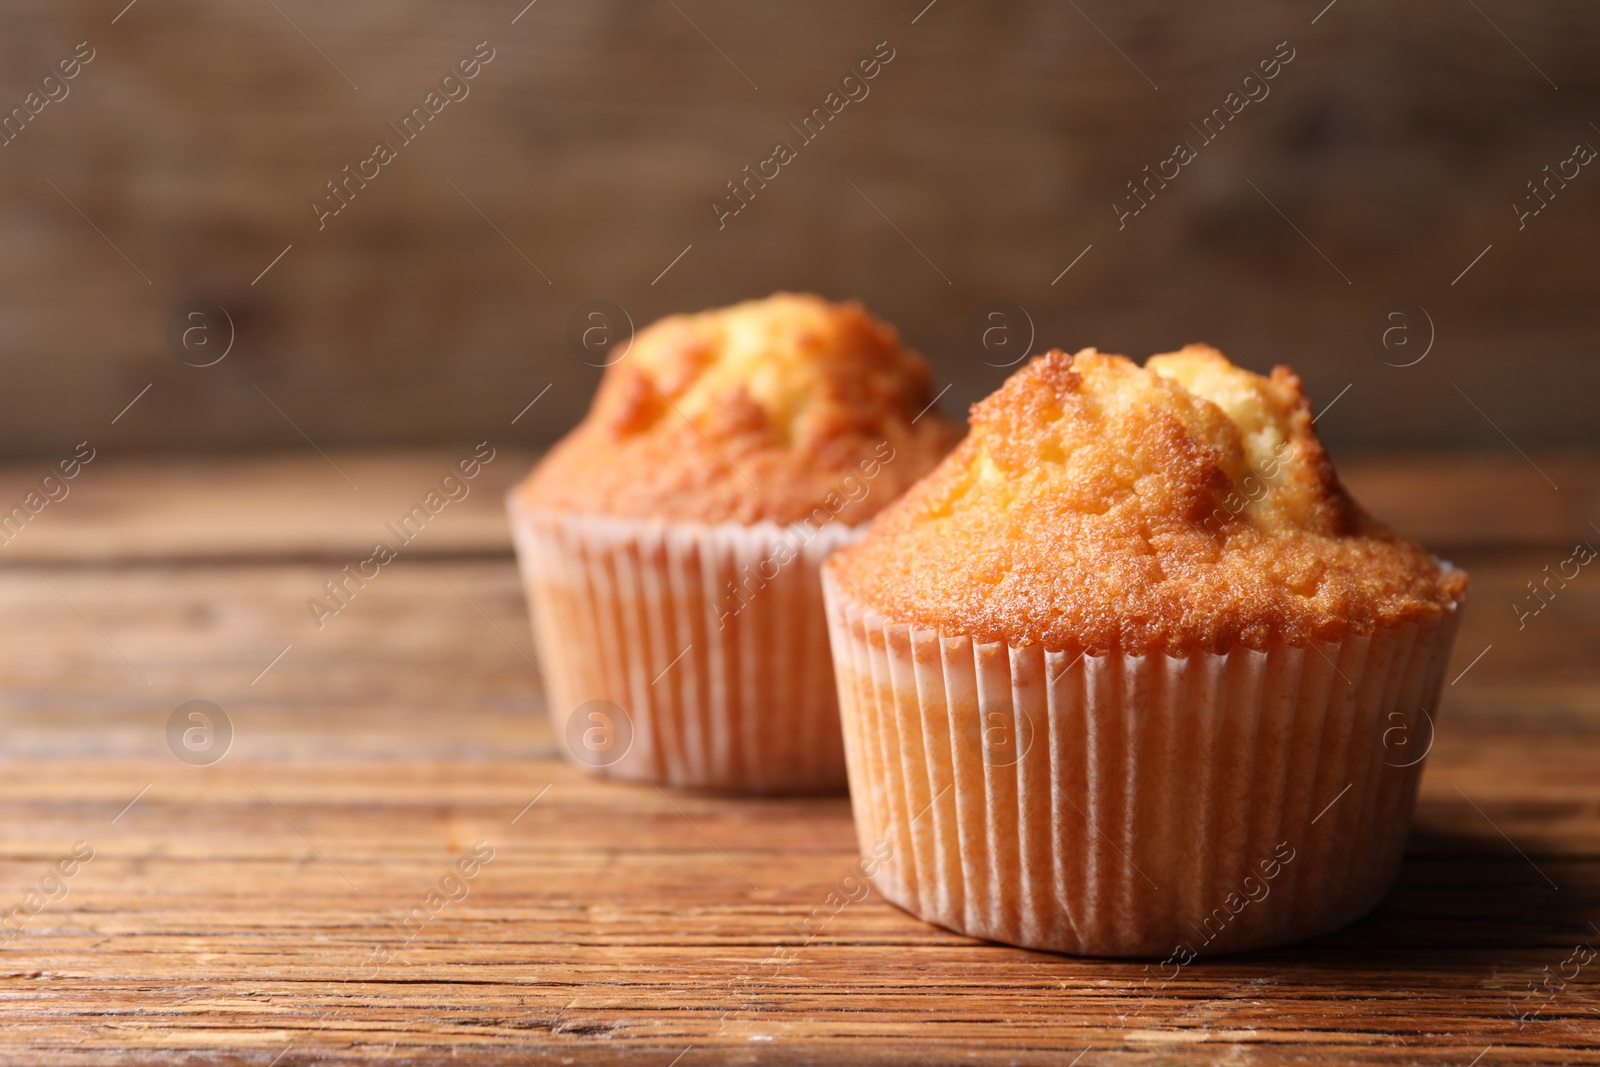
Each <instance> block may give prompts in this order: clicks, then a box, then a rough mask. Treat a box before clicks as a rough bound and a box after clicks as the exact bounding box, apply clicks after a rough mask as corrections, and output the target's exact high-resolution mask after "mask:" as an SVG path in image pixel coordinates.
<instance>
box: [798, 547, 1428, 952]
mask: <svg viewBox="0 0 1600 1067" xmlns="http://www.w3.org/2000/svg"><path fill="white" fill-rule="evenodd" d="M824 586H825V593H826V599H827V602H828V623H829V631H830V637H831V639H832V647H833V655H834V664H835V671H836V676H837V679H838V685H839V702H840V712H841V717H842V720H843V725H844V737H845V755H846V758H847V762H848V764H849V775H850V795H851V802H852V805H853V807H854V810H855V820H856V829H857V833H858V836H859V838H860V844H861V848H862V854H863V855H866V854H868V850H870V849H874V848H875V849H876V851H875V852H874V853H873V854H882V853H883V852H888V853H889V855H890V856H891V857H892V859H890V860H889V861H887V862H885V863H883V864H882V865H880V866H879V868H878V870H877V871H876V873H875V874H874V876H873V882H874V883H875V884H876V885H877V886H878V888H879V889H880V890H881V891H882V892H883V894H884V896H885V897H887V898H888V899H889V900H890V901H892V902H894V903H895V904H898V905H899V906H900V907H902V908H904V909H905V910H906V911H909V912H911V913H912V914H913V915H916V916H918V917H919V918H922V919H924V920H927V921H929V922H933V923H937V924H938V925H940V926H944V927H948V928H949V929H951V930H955V931H957V932H959V933H964V934H969V935H972V936H975V937H983V938H989V939H992V940H996V941H1004V942H1008V943H1010V944H1014V945H1021V946H1024V947H1028V948H1038V949H1049V950H1054V951H1060V952H1070V953H1076V954H1080V955H1104V956H1165V957H1167V959H1168V961H1170V962H1172V963H1175V964H1178V965H1181V964H1182V963H1186V962H1188V960H1190V959H1193V958H1194V957H1195V956H1197V955H1203V954H1209V953H1217V952H1230V951H1240V950H1244V949H1249V948H1259V947H1264V946H1269V945H1278V944H1286V943H1289V942H1292V941H1296V940H1300V939H1302V938H1306V937H1310V936H1313V935H1316V934H1320V933H1325V932H1327V931H1331V930H1334V929H1336V928H1338V927H1340V926H1343V925H1345V924H1346V923H1349V922H1351V921H1353V920H1355V919H1357V918H1359V917H1360V916H1362V915H1364V914H1366V913H1367V912H1368V911H1370V910H1371V909H1372V908H1374V907H1375V906H1377V904H1378V903H1379V902H1380V901H1381V900H1382V899H1383V897H1384V896H1385V895H1386V894H1387V893H1388V891H1389V888H1390V887H1391V885H1392V884H1393V881H1394V878H1395V876H1396V874H1397V873H1398V870H1399V866H1400V860H1401V856H1402V853H1403V852H1404V849H1405V841H1406V835H1407V832H1408V830H1409V827H1410V821H1411V812H1412V808H1413V806H1414V804H1415V800H1416V790H1417V781H1418V779H1419V777H1420V776H1421V771H1422V760H1421V756H1423V755H1425V754H1426V751H1427V748H1428V747H1430V746H1431V744H1432V728H1433V714H1434V710H1435V708H1436V706H1437V703H1438V699H1439V690H1440V685H1441V681H1442V678H1443V674H1444V670H1445V664H1446V662H1447V660H1448V658H1449V654H1450V645H1451V641H1452V639H1453V637H1454V633H1455V628H1456V625H1457V622H1458V619H1459V610H1456V609H1452V610H1451V611H1449V612H1447V613H1445V614H1444V616H1443V617H1442V618H1439V619H1435V620H1431V621H1424V622H1420V623H1406V624H1404V625H1399V626H1394V627H1388V628H1382V629H1379V630H1378V631H1377V632H1375V633H1372V634H1370V635H1358V634H1355V633H1351V634H1350V635H1349V636H1348V637H1346V638H1344V639H1343V640H1339V641H1318V642H1316V643H1315V644H1314V645H1311V646H1308V647H1303V648H1300V647H1289V646H1281V647H1274V648H1271V649H1269V650H1267V651H1265V652H1255V651H1251V650H1248V649H1242V648H1241V649H1237V650H1234V651H1231V652H1228V653H1226V654H1215V653H1196V654H1194V655H1191V656H1189V657H1187V658H1183V659H1180V658H1176V657H1171V656H1167V655H1164V654H1157V655H1146V656H1134V655H1125V654H1122V655H1115V654H1113V655H1103V656H1085V657H1074V656H1069V655H1067V654H1065V653H1058V652H1048V651H1045V650H1043V649H1042V648H1040V647H1039V646H1036V645H1035V646H1026V647H1012V646H1010V645H1008V644H1006V643H1004V642H993V643H986V642H981V641H974V640H972V639H971V638H970V637H964V636H951V635H946V634H942V633H939V632H936V631H933V630H927V629H919V628H915V627H912V626H909V625H906V624H904V623H897V622H893V621H891V620H889V619H886V618H884V617H883V616H881V615H879V614H877V613H876V612H874V611H873V610H871V609H869V608H867V607H865V606H864V605H862V604H861V603H860V602H859V601H858V600H856V599H855V598H854V596H853V595H852V591H851V590H850V589H848V588H845V587H843V586H842V585H841V583H840V581H839V579H838V578H836V577H835V576H834V575H833V574H832V573H831V572H829V573H825V575H824Z"/></svg>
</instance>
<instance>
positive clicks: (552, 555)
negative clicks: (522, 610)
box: [511, 504, 860, 793]
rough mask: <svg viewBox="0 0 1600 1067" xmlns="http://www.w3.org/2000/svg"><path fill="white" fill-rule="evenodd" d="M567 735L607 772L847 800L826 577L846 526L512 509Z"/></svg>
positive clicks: (555, 709) (853, 530)
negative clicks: (831, 794) (825, 566)
mask: <svg viewBox="0 0 1600 1067" xmlns="http://www.w3.org/2000/svg"><path fill="white" fill-rule="evenodd" d="M511 526H512V531H513V534H514V537H515V541H516V546H517V558H518V561H519V563H520V566H521V570H522V576H523V584H524V587H525V588H526V590H527V594H528V602H529V606H530V609H531V610H532V613H533V625H534V637H535V641H536V642H537V646H538V652H539V660H540V664H541V668H542V672H543V674H544V676H545V682H546V691H547V696H548V699H549V706H550V712H551V716H552V719H553V722H554V725H555V730H556V735H557V737H558V738H561V739H564V740H565V745H566V748H567V751H568V752H569V754H570V755H572V756H573V757H574V758H575V759H577V760H578V761H579V762H582V763H584V764H586V765H588V766H591V767H593V768H595V769H596V770H597V771H599V772H600V773H602V774H605V775H608V776H612V777H617V778H628V779H637V780H642V781H650V782H659V783H662V784H668V785H675V786H702V787H708V788H716V789H728V790H736V791H740V792H749V793H804V792H828V791H841V790H842V789H843V787H844V784H845V766H844V749H843V742H842V739H841V736H840V730H839V710H838V703H837V700H836V692H837V690H836V687H835V685H834V681H833V664H832V660H831V658H830V656H829V653H828V633H827V622H826V614H825V610H824V607H823V602H822V588H821V583H820V580H819V575H820V570H821V566H822V562H823V560H825V559H826V558H827V557H828V555H829V554H830V553H832V552H833V551H834V550H835V549H836V548H839V547H840V546H842V545H844V544H847V543H849V542H850V541H853V540H855V539H856V537H857V536H859V534H860V528H859V527H854V526H847V525H844V524H842V523H832V524H825V525H823V526H821V527H818V528H813V527H812V526H810V525H807V524H797V525H794V526H779V525H777V524H775V523H758V524H754V525H748V526H746V525H740V524H735V523H724V524H717V525H709V526H706V525H696V524H690V523H673V522H660V521H645V520H635V519H624V518H614V517H610V516H600V515H580V514H561V513H552V512H539V511H531V510H525V509H520V508H518V507H517V506H516V505H515V504H513V506H512V510H511Z"/></svg>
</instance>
